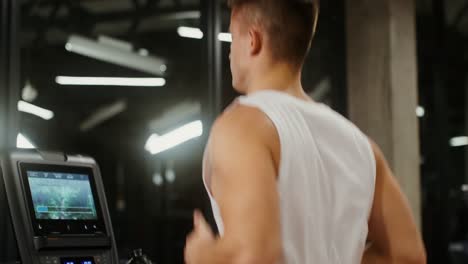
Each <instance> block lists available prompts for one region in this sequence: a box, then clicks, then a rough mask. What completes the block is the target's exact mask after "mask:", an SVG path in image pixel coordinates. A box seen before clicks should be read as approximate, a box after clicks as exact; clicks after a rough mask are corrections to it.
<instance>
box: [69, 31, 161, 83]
mask: <svg viewBox="0 0 468 264" xmlns="http://www.w3.org/2000/svg"><path fill="white" fill-rule="evenodd" d="M65 49H66V50H68V51H69V52H73V53H76V54H80V55H83V56H87V57H90V58H93V59H96V60H100V61H105V62H108V63H112V64H116V65H120V66H123V67H127V68H130V69H135V70H139V71H142V72H146V73H150V74H155V75H163V74H164V73H163V72H162V71H161V70H160V67H161V65H165V64H166V62H165V61H164V60H163V59H161V58H158V57H155V56H151V55H148V56H141V55H140V54H138V51H133V46H132V45H131V44H128V43H125V42H123V41H120V40H116V39H112V38H108V37H103V36H101V37H100V38H99V40H98V41H96V40H94V39H89V38H85V37H82V36H78V35H72V36H70V37H69V38H68V41H67V43H66V44H65Z"/></svg>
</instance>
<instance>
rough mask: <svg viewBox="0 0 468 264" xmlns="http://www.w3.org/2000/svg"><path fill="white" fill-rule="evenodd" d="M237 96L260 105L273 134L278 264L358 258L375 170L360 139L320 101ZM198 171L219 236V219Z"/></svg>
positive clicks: (328, 263)
mask: <svg viewBox="0 0 468 264" xmlns="http://www.w3.org/2000/svg"><path fill="white" fill-rule="evenodd" d="M238 102H239V103H240V104H243V105H247V106H251V107H255V108H258V109H259V110H261V111H262V112H263V113H264V114H265V115H266V116H267V117H268V118H269V119H270V120H271V121H272V122H273V124H274V125H275V127H276V129H277V132H278V135H279V140H280V146H281V160H280V164H279V175H278V191H279V195H280V210H281V228H282V232H281V234H282V240H283V241H282V244H283V255H284V262H283V263H285V264H311V263H321V264H322V263H323V264H335V263H342V264H360V263H361V259H362V255H363V252H364V249H365V243H366V238H367V233H368V218H369V214H370V210H371V207H372V203H373V196H374V186H375V175H376V165H375V158H374V154H373V151H372V148H371V146H370V143H369V141H368V139H367V137H366V136H365V135H364V134H363V133H362V132H361V131H360V130H359V129H358V128H357V127H356V126H354V125H353V124H352V123H351V122H349V121H348V120H346V119H345V118H344V117H342V116H341V115H339V114H338V113H336V112H334V111H333V110H331V109H330V108H329V107H327V106H326V105H323V104H319V103H315V102H306V101H302V100H300V99H297V98H295V97H293V96H290V95H288V94H286V93H282V92H276V91H273V90H268V91H260V92H256V93H253V94H252V95H249V96H242V97H239V98H238ZM205 174H206V173H204V181H205V186H206V187H207V191H208V193H209V195H210V199H211V204H212V209H213V214H214V217H215V220H216V223H217V225H218V229H219V231H220V234H221V235H222V234H223V231H224V227H223V221H222V218H221V215H220V211H219V207H218V205H217V203H216V201H215V199H214V198H213V197H212V196H211V194H210V191H209V190H210V189H209V186H208V184H209V182H210V179H207V178H205V177H208V174H206V175H205ZM246 221H247V219H246Z"/></svg>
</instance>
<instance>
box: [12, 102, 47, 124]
mask: <svg viewBox="0 0 468 264" xmlns="http://www.w3.org/2000/svg"><path fill="white" fill-rule="evenodd" d="M18 111H20V112H24V113H28V114H32V115H36V116H38V117H40V118H42V119H45V120H50V119H52V118H54V112H52V111H50V110H47V109H44V108H42V107H39V106H36V105H33V104H31V103H28V102H25V101H18Z"/></svg>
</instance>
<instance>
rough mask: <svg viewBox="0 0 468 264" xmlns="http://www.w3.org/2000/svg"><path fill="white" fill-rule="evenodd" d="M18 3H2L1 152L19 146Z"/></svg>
mask: <svg viewBox="0 0 468 264" xmlns="http://www.w3.org/2000/svg"><path fill="white" fill-rule="evenodd" d="M18 11H19V10H18V1H9V0H1V1H0V148H11V147H15V146H16V134H17V133H16V132H17V129H18V128H17V125H16V123H17V119H16V102H17V101H18V96H19V92H20V89H19V83H20V68H19V63H20V58H19V51H20V49H19V41H18Z"/></svg>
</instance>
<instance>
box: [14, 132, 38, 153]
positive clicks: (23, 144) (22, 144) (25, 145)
mask: <svg viewBox="0 0 468 264" xmlns="http://www.w3.org/2000/svg"><path fill="white" fill-rule="evenodd" d="M16 147H17V148H20V149H35V148H36V147H35V146H34V144H32V143H31V141H29V139H27V138H26V137H25V136H24V135H23V134H21V133H19V134H18V136H17V137H16Z"/></svg>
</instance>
